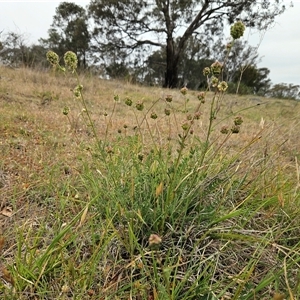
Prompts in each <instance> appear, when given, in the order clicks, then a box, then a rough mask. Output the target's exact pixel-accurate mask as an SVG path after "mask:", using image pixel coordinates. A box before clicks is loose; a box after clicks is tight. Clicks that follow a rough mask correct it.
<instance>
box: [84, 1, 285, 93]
mask: <svg viewBox="0 0 300 300" xmlns="http://www.w3.org/2000/svg"><path fill="white" fill-rule="evenodd" d="M284 2H285V1H283V0H260V1H255V0H234V1H233V0H140V1H136V0H91V2H90V5H89V8H88V10H89V15H90V16H91V17H92V19H93V24H94V29H93V32H92V35H93V40H94V42H95V44H94V46H96V47H97V49H98V51H110V52H111V51H115V53H117V51H120V53H122V54H123V55H124V53H126V55H129V54H130V53H131V52H132V51H135V50H138V49H139V50H140V49H141V48H144V49H145V51H150V50H152V49H153V47H159V48H163V47H164V49H165V51H166V64H165V78H164V86H165V87H171V88H173V87H177V85H178V67H179V64H180V62H181V60H182V57H183V54H184V52H185V51H186V45H187V41H188V40H189V38H190V37H191V36H194V37H196V38H198V39H201V40H203V41H205V40H206V39H207V38H211V37H214V36H217V35H220V34H221V32H222V31H223V28H224V26H225V25H226V24H227V25H228V24H232V23H233V22H235V21H237V20H240V21H242V22H243V23H244V24H245V25H246V26H248V27H253V28H257V29H266V28H267V27H268V26H270V25H271V24H272V23H273V22H274V19H275V18H276V17H277V16H278V15H280V14H282V13H283V12H284V10H285V6H284ZM147 46H148V47H149V46H150V47H151V49H148V48H146V47H147ZM140 51H141V50H140ZM99 53H101V52H99ZM126 55H125V56H126Z"/></svg>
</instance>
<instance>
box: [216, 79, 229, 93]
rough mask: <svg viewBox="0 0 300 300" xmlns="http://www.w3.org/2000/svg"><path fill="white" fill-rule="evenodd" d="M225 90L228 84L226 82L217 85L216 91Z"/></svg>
mask: <svg viewBox="0 0 300 300" xmlns="http://www.w3.org/2000/svg"><path fill="white" fill-rule="evenodd" d="M227 89H228V84H227V82H226V81H221V82H220V83H219V84H218V90H219V92H225V91H226V90H227Z"/></svg>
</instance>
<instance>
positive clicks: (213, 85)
mask: <svg viewBox="0 0 300 300" xmlns="http://www.w3.org/2000/svg"><path fill="white" fill-rule="evenodd" d="M210 81H211V86H212V87H216V86H217V85H218V83H219V79H218V78H217V77H215V76H212V77H211V78H210Z"/></svg>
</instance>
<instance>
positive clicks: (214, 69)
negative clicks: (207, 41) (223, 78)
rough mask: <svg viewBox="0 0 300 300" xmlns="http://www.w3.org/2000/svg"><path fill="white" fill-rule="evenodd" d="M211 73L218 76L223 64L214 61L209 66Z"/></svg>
mask: <svg viewBox="0 0 300 300" xmlns="http://www.w3.org/2000/svg"><path fill="white" fill-rule="evenodd" d="M210 68H211V72H212V73H213V75H215V76H219V75H220V73H221V71H222V68H223V64H221V63H220V62H218V61H215V62H214V63H213V64H212V65H211V66H210Z"/></svg>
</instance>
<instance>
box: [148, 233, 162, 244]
mask: <svg viewBox="0 0 300 300" xmlns="http://www.w3.org/2000/svg"><path fill="white" fill-rule="evenodd" d="M148 242H149V246H150V247H151V246H154V245H159V244H161V242H162V238H161V237H160V236H159V235H157V234H155V233H152V234H150V236H149V240H148Z"/></svg>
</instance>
